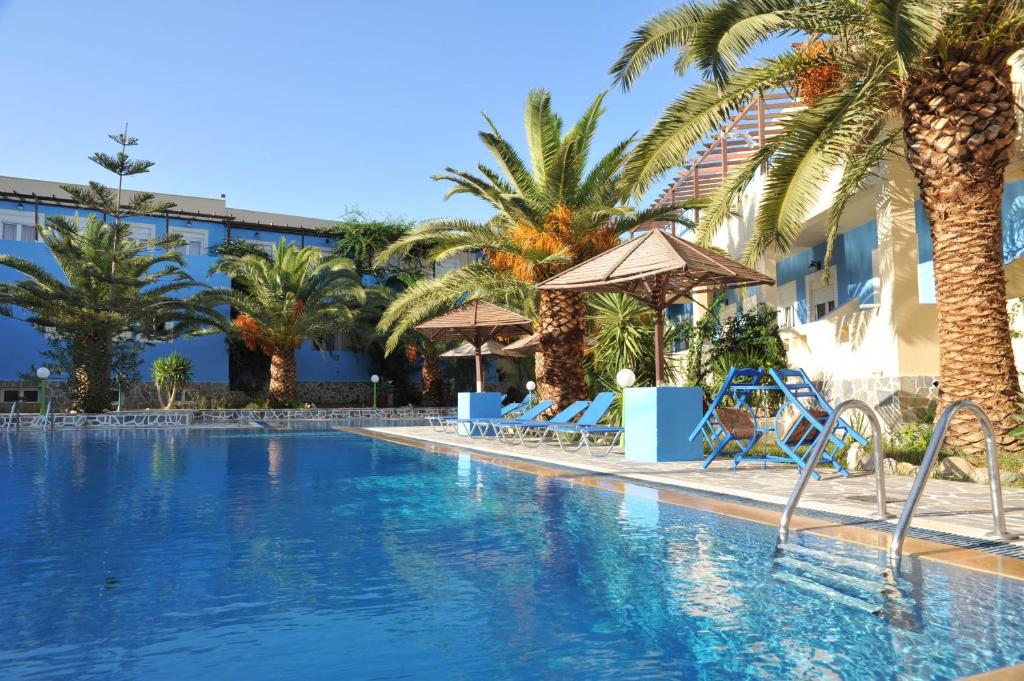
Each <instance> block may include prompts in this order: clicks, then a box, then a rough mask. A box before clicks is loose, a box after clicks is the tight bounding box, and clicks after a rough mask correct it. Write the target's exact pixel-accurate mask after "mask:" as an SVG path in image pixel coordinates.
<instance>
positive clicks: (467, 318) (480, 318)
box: [416, 300, 533, 392]
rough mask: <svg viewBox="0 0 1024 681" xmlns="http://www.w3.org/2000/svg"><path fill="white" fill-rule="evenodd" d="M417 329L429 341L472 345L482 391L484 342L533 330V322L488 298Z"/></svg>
mask: <svg viewBox="0 0 1024 681" xmlns="http://www.w3.org/2000/svg"><path fill="white" fill-rule="evenodd" d="M416 330H417V331H419V332H420V333H422V334H423V335H424V336H426V337H427V338H429V339H430V340H444V339H457V340H464V341H466V342H467V343H469V344H470V345H472V346H473V349H474V353H473V355H474V357H476V391H477V392H483V390H484V370H483V359H482V354H483V353H482V351H481V348H482V346H483V344H484V343H486V342H487V341H489V340H492V339H494V338H499V337H507V336H520V335H522V334H524V333H530V332H532V331H533V322H531V321H530V320H529V319H527V318H526V317H524V316H522V315H520V314H516V313H515V312H512V311H511V310H506V309H505V308H503V307H498V306H497V305H494V304H493V303H488V302H487V301H485V300H471V301H469V302H468V303H463V304H462V305H459V306H458V307H456V308H454V309H452V310H451V311H449V312H446V313H444V314H443V315H440V316H438V317H434V318H433V319H431V320H429V321H426V322H423V323H422V324H420V325H418V326H417V327H416Z"/></svg>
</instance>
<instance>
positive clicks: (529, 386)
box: [524, 381, 537, 404]
mask: <svg viewBox="0 0 1024 681" xmlns="http://www.w3.org/2000/svg"><path fill="white" fill-rule="evenodd" d="M536 389H537V384H536V383H535V382H534V381H527V382H526V399H525V400H524V402H526V404H533V391H534V390H536Z"/></svg>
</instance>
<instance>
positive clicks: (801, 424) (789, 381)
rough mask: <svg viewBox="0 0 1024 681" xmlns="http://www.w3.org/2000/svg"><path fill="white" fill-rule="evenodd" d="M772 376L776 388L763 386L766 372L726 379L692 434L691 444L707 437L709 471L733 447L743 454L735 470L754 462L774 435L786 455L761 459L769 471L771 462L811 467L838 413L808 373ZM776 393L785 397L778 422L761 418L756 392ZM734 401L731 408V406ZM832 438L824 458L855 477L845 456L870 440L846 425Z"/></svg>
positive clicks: (736, 373)
mask: <svg viewBox="0 0 1024 681" xmlns="http://www.w3.org/2000/svg"><path fill="white" fill-rule="evenodd" d="M768 375H769V376H770V377H771V379H772V383H770V384H767V385H762V384H760V381H761V378H762V377H763V376H764V371H763V370H762V369H737V368H733V369H731V370H730V371H729V373H728V374H727V375H726V380H725V382H724V384H723V385H722V388H721V389H720V390H719V391H718V394H717V395H716V396H715V399H714V400H713V401H712V402H711V405H710V406H709V407H708V409H707V412H706V413H705V414H704V416H703V418H702V419H701V421H700V422H699V423H698V424H697V427H696V428H694V430H693V432H692V433H691V434H690V439H691V440H692V439H694V438H695V437H697V436H698V435H699V434H703V437H704V441H705V442H706V443H707V445H708V447H709V449H710V452H709V454H708V456H707V458H706V459H705V460H704V464H703V467H704V468H707V467H708V466H710V465H711V462H712V461H714V460H715V458H716V457H718V456H720V455H721V454H723V453H724V452H725V448H726V447H727V446H728V445H730V444H733V443H735V444H736V445H737V449H736V450H735V451H733V452H729V453H730V454H731V455H732V457H733V461H732V467H733V469H735V468H736V467H737V466H738V465H739V462H740V461H743V460H744V459H746V458H749V454H750V452H751V450H752V449H753V448H754V445H756V444H757V443H758V441H760V439H761V438H762V437H763V436H764V435H766V434H769V433H770V434H772V435H773V436H774V439H775V445H776V446H777V447H778V448H779V450H780V451H781V455H774V454H767V455H764V456H759V457H756V459H755V460H756V461H759V462H762V463H763V464H764V465H765V466H767V465H768V463H769V462H779V463H795V464H796V465H797V467H798V468H800V469H803V468H804V467H805V466H806V463H805V460H804V459H805V457H806V456H807V453H808V452H809V451H810V449H811V446H812V445H814V443H815V442H816V441H817V439H818V438H819V437H821V436H822V435H823V432H824V430H825V422H826V421H828V418H829V416H831V415H832V412H833V411H834V410H833V408H832V406H831V405H830V404H829V403H828V401H827V400H825V398H824V397H823V396H822V394H821V393H820V392H819V391H818V389H817V388H815V387H814V384H812V383H811V380H810V378H808V376H807V374H806V373H805V372H804V371H803V370H802V369H769V370H768ZM770 391H774V392H779V393H781V395H782V406H781V407H779V409H778V410H777V411H776V413H775V416H774V417H773V418H764V419H762V418H759V417H758V415H757V413H756V412H755V411H754V409H753V407H751V405H750V402H749V398H750V397H751V396H752V395H753V394H754V393H756V392H770ZM730 401H731V402H732V405H731V406H730V405H728V404H727V402H730ZM787 412H790V413H792V414H794V418H793V420H792V421H791V422H789V423H785V422H784V420H783V417H784V414H786V413H787ZM827 437H828V438H829V443H828V445H827V446H826V449H825V452H824V453H823V454H822V459H823V460H824V461H825V462H827V463H829V464H831V465H832V467H833V468H835V469H836V471H837V472H838V473H839V474H840V475H842V476H843V477H846V476H847V475H849V473H847V471H846V469H845V468H844V467H843V466H842V464H840V463H839V456H840V454H841V453H842V452H843V451H844V450H845V449H846V448H847V447H849V446H850V445H851V444H852V443H853V442H859V443H860V444H861V445H866V444H867V439H866V438H864V436H862V435H861V434H860V433H858V432H857V431H856V430H854V429H853V428H852V427H851V426H850V424H849V423H847V422H846V421H843V420H840V421H839V424H838V425H837V426H836V428H835V430H834V431H833V432H831V433H829V434H828V435H827ZM813 476H814V478H815V479H818V478H820V477H821V476H820V475H819V474H818V473H817V471H815V472H814V473H813Z"/></svg>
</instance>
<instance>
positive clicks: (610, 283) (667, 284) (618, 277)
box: [537, 229, 775, 385]
mask: <svg viewBox="0 0 1024 681" xmlns="http://www.w3.org/2000/svg"><path fill="white" fill-rule="evenodd" d="M774 283H775V280H774V279H772V278H771V277H769V276H768V275H766V274H762V273H761V272H758V271H757V270H754V269H751V268H749V267H745V266H743V265H741V264H739V263H738V262H736V261H735V260H733V259H732V258H729V257H726V256H724V255H722V254H720V253H716V252H714V251H711V250H708V249H706V248H701V247H700V246H697V245H695V244H693V243H690V242H689V241H686V240H684V239H680V238H679V237H677V236H674V235H672V234H668V233H667V232H663V231H661V230H660V229H655V230H651V231H650V232H648V233H647V234H644V235H643V236H641V237H639V238H636V239H632V240H630V241H625V242H623V243H622V244H621V245H619V246H616V247H615V248H612V249H610V250H607V251H605V252H604V253H601V254H600V255H598V256H595V257H593V258H591V259H590V260H587V261H585V262H581V263H580V264H579V265H576V266H574V267H571V268H569V269H567V270H565V271H564V272H562V273H560V274H557V275H555V276H554V277H551V278H550V279H548V280H547V281H544V282H542V283H541V284H540V285H539V286H538V287H537V288H539V289H547V290H558V289H573V290H577V291H594V292H602V291H603V292H615V293H625V294H627V295H630V296H633V297H634V298H636V299H637V300H639V301H641V302H642V303H644V304H646V305H649V306H650V307H652V308H654V354H655V359H656V362H655V382H656V384H657V385H661V383H662V380H663V379H664V370H663V369H662V360H663V358H664V354H665V349H664V347H663V345H664V333H665V330H664V326H665V315H664V311H665V308H666V307H668V306H669V305H670V304H671V303H673V302H674V301H676V300H678V299H679V298H682V297H692V296H693V295H694V294H696V293H703V292H706V291H718V290H722V289H728V288H739V287H742V286H757V285H760V284H768V285H773V284H774Z"/></svg>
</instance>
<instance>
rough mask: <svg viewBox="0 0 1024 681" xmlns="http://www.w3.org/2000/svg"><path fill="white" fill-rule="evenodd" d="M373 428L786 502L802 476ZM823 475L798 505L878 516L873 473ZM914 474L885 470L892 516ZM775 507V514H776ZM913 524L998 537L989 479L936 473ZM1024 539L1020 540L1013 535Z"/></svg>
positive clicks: (1012, 497) (1019, 507) (1016, 514)
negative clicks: (948, 477) (982, 481)
mask: <svg viewBox="0 0 1024 681" xmlns="http://www.w3.org/2000/svg"><path fill="white" fill-rule="evenodd" d="M366 431H367V432H372V433H377V434H379V435H384V436H397V437H399V438H402V439H406V440H409V441H413V442H416V443H419V444H421V445H426V446H429V445H440V446H442V447H446V448H454V449H460V450H467V451H469V450H471V451H473V452H478V453H483V454H492V455H497V456H499V457H505V458H512V459H520V460H524V461H530V462H535V463H539V464H545V465H548V466H554V467H558V468H563V469H564V468H568V469H573V470H576V471H584V472H587V473H589V474H601V475H607V476H614V477H616V478H619V479H622V480H626V481H635V482H638V483H644V484H648V485H655V486H658V487H663V488H671V489H680V490H688V491H695V492H711V493H715V494H722V495H728V496H732V497H739V498H742V499H749V500H753V501H757V502H763V503H768V504H778V505H784V504H785V503H786V502H787V501H788V500H789V496H790V493H791V492H792V490H793V486H794V485H795V484H796V481H797V469H796V467H795V466H791V465H788V464H768V465H767V466H765V465H764V464H761V463H757V462H744V463H741V464H740V465H739V467H738V468H737V469H735V470H734V469H733V468H732V465H731V464H732V461H731V460H730V459H725V460H719V461H715V462H713V463H712V464H711V466H710V467H709V468H706V469H705V468H702V467H701V462H698V461H686V462H672V463H647V462H637V461H627V460H626V459H625V458H624V457H623V454H622V452H621V451H620V450H617V451H613V452H612V453H611V454H610V455H609V456H604V457H601V456H589V455H588V454H587V453H586V452H585V451H582V450H581V451H576V452H570V451H562V450H560V449H559V448H558V447H557V446H553V445H542V446H540V447H531V446H522V445H516V444H512V443H510V442H507V441H498V440H495V439H494V438H469V437H460V436H457V435H454V434H450V433H439V432H436V431H434V430H433V429H431V428H429V427H426V426H409V427H387V428H368V429H366ZM819 471H820V473H821V479H820V480H811V481H810V482H809V483H808V485H807V489H806V490H805V492H804V495H803V498H802V499H801V501H800V505H799V507H798V509H797V513H798V514H799V513H800V511H801V510H813V511H821V512H826V513H834V514H841V515H846V516H853V517H855V518H864V519H872V520H876V519H877V518H876V514H877V497H876V494H875V476H874V473H870V472H869V473H852V474H851V475H850V476H849V477H846V478H844V477H842V476H841V475H839V474H838V473H836V472H835V471H832V470H831V469H826V468H819ZM913 481H914V478H913V477H910V476H902V475H887V476H886V498H887V500H888V511H889V513H890V515H892V517H891V518H890V519H889V521H888V522H889V523H892V524H894V523H895V522H896V520H897V518H898V516H899V514H900V513H901V512H902V510H903V505H904V503H905V501H906V499H907V495H908V493H909V491H910V487H911V485H912V484H913ZM1003 499H1004V507H1005V509H1006V518H1007V527H1008V529H1009V531H1010V532H1011V533H1015V534H1016V533H1024V489H1020V488H1006V487H1004V488H1003ZM776 515H777V514H776ZM912 527H915V528H920V529H925V530H932V531H936V532H944V533H949V534H953V535H958V536H961V537H970V538H974V539H983V540H990V541H991V540H992V537H991V536H989V533H990V532H991V531H992V527H993V524H992V509H991V502H990V497H989V489H988V486H987V485H981V484H976V483H968V482H953V481H950V480H941V479H931V480H929V481H928V483H927V486H926V487H925V490H924V495H923V496H922V498H921V501H920V504H919V505H918V509H917V513H916V514H915V516H914V519H913V522H912ZM1012 543H1013V544H1016V545H1024V542H1022V540H1016V541H1014V542H1012Z"/></svg>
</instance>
